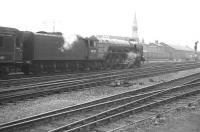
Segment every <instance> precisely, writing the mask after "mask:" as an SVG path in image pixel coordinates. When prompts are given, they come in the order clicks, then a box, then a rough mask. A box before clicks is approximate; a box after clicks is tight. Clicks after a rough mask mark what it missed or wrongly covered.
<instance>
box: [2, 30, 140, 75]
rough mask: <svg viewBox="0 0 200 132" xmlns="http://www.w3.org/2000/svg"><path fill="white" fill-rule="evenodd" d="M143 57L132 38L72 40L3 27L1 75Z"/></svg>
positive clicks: (127, 63)
mask: <svg viewBox="0 0 200 132" xmlns="http://www.w3.org/2000/svg"><path fill="white" fill-rule="evenodd" d="M143 60H144V58H143V47H142V46H141V45H139V44H134V43H133V42H132V41H131V40H130V41H126V40H120V41H113V40H109V39H102V38H98V37H96V36H91V37H89V38H83V37H81V36H76V40H75V41H74V42H73V43H71V44H70V43H68V42H67V41H66V40H65V39H64V37H63V35H62V33H46V32H38V33H33V32H29V31H19V30H17V29H14V28H7V27H0V75H2V74H8V73H9V72H13V71H22V72H24V73H25V74H28V73H30V72H31V73H40V72H63V71H69V72H70V71H74V70H94V69H95V70H98V69H105V68H118V67H133V66H134V65H136V66H140V64H141V61H143Z"/></svg>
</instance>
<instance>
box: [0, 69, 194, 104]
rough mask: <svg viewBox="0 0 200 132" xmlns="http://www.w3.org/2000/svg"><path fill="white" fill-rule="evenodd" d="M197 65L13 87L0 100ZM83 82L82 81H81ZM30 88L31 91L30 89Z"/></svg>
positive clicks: (2, 94)
mask: <svg viewBox="0 0 200 132" xmlns="http://www.w3.org/2000/svg"><path fill="white" fill-rule="evenodd" d="M193 67H196V65H192V66H189V67H187V66H183V67H177V68H175V69H170V68H166V69H153V71H143V72H141V71H137V72H138V73H137V72H135V73H130V72H129V73H123V74H122V73H121V74H118V75H110V76H105V77H101V75H100V77H97V78H92V79H83V80H79V81H74V82H73V81H69V82H67V81H66V82H65V81H64V82H56V83H49V84H48V83H47V84H39V85H35V86H27V87H22V88H18V89H12V90H3V91H1V92H0V100H9V99H12V98H16V97H22V96H29V95H35V94H40V93H46V92H48V93H50V92H55V91H59V90H60V91H62V90H63V91H69V90H76V89H80V88H82V87H92V86H99V85H102V84H105V83H109V82H111V81H113V80H115V79H121V80H122V79H133V78H139V77H144V76H150V75H156V74H161V73H164V72H172V71H173V72H174V71H178V70H182V69H185V68H193ZM80 82H82V83H80ZM28 90H30V91H28Z"/></svg>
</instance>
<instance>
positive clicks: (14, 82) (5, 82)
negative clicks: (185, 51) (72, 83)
mask: <svg viewBox="0 0 200 132" xmlns="http://www.w3.org/2000/svg"><path fill="white" fill-rule="evenodd" d="M180 64H183V63H182V62H181V63H178V62H176V63H158V64H155V63H153V64H148V65H144V66H143V67H142V68H136V69H134V70H136V71H137V69H145V68H153V67H154V68H156V67H158V68H159V67H161V66H163V67H164V66H170V67H171V65H180ZM187 64H191V62H189V63H186V65H187ZM124 70H125V71H126V70H127V69H123V71H124ZM128 70H130V69H128ZM113 72H119V70H112V71H98V72H89V73H84V72H83V73H77V74H62V75H46V76H35V77H26V78H21V77H20V78H18V79H16V78H15V79H7V80H0V88H2V87H9V86H19V85H22V84H23V85H25V84H29V83H38V82H45V81H53V80H61V79H67V78H72V77H73V78H75V77H80V76H89V75H95V74H100V73H101V74H103V73H105V74H108V73H113Z"/></svg>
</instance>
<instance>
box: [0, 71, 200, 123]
mask: <svg viewBox="0 0 200 132" xmlns="http://www.w3.org/2000/svg"><path fill="white" fill-rule="evenodd" d="M198 72H200V68H198V69H192V70H186V71H180V72H176V73H170V74H164V75H160V76H155V77H148V78H143V79H137V80H133V81H132V83H133V86H130V87H110V86H101V87H96V88H90V89H84V90H80V91H72V92H70V93H67V92H66V93H61V94H54V95H49V96H46V97H38V98H33V99H29V100H25V101H18V102H15V103H8V104H6V105H2V106H0V123H6V122H9V121H13V120H16V119H21V118H24V117H27V116H32V115H36V114H40V113H44V112H47V111H51V110H55V109H60V108H64V107H67V106H72V105H76V104H80V103H84V102H88V101H92V100H95V99H100V98H103V97H106V96H110V95H113V94H117V93H121V92H125V91H130V90H133V89H138V88H141V87H144V86H147V85H151V84H155V83H159V82H163V81H169V80H172V79H175V78H179V77H183V76H187V75H191V74H194V73H198Z"/></svg>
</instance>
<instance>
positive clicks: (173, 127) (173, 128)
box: [120, 95, 200, 132]
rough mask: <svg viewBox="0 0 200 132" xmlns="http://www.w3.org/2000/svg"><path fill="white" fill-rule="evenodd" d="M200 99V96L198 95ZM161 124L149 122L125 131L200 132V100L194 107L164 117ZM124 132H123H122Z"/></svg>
mask: <svg viewBox="0 0 200 132" xmlns="http://www.w3.org/2000/svg"><path fill="white" fill-rule="evenodd" d="M198 98H200V95H198ZM162 116H163V117H164V118H163V119H164V120H163V121H162V122H160V123H159V124H155V122H154V121H152V120H148V121H146V122H143V123H140V124H138V125H137V126H134V127H132V129H131V128H130V129H129V130H125V131H126V132H133V131H134V132H200V100H199V101H198V102H197V103H195V105H194V107H183V108H180V109H179V110H173V111H171V112H169V113H166V114H164V115H162ZM120 132H123V131H120Z"/></svg>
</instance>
